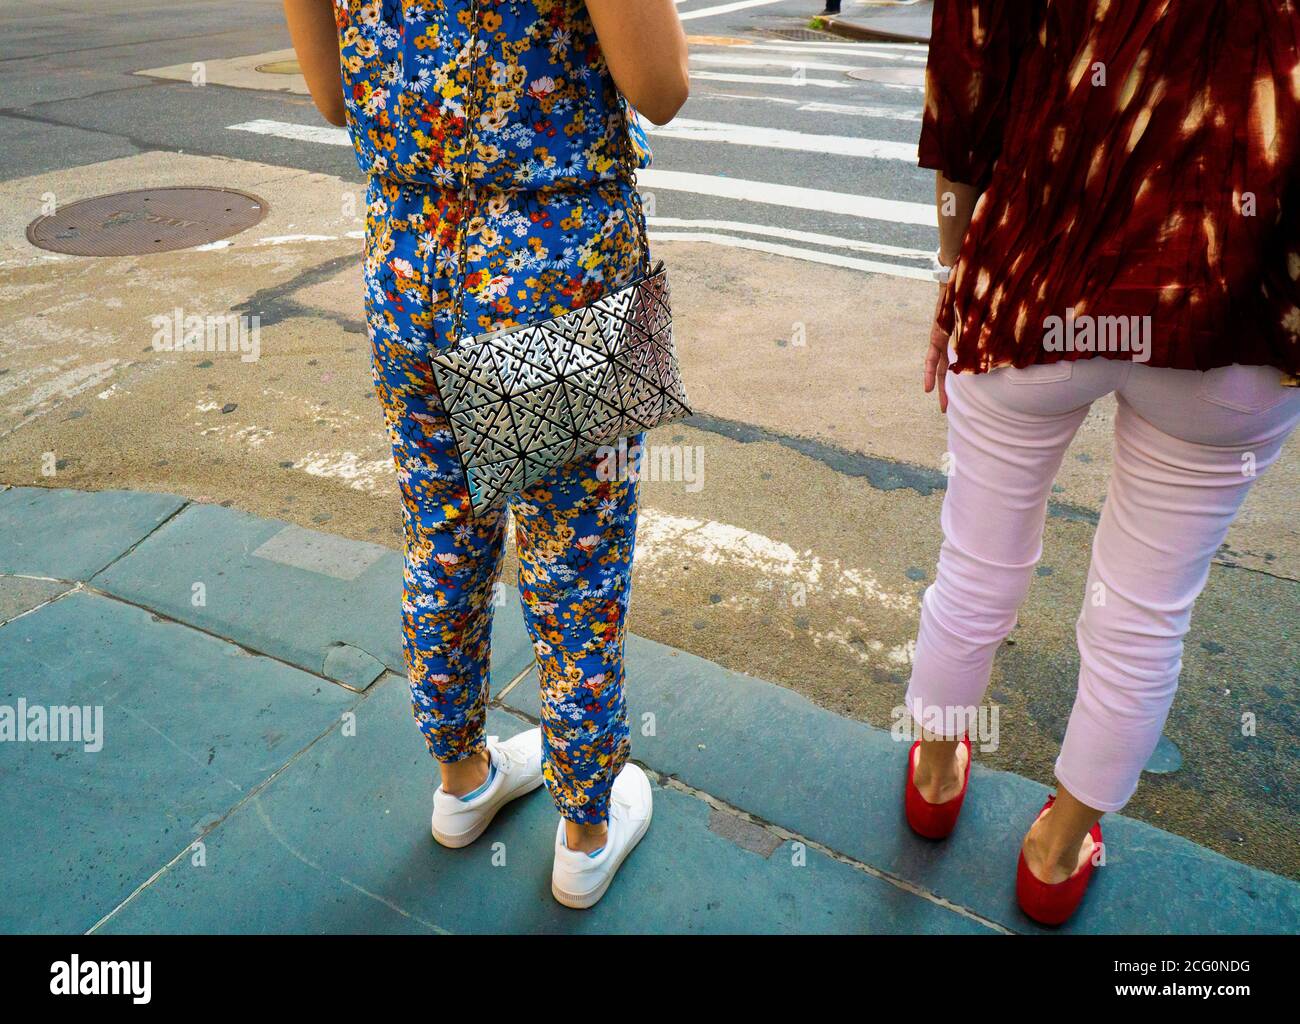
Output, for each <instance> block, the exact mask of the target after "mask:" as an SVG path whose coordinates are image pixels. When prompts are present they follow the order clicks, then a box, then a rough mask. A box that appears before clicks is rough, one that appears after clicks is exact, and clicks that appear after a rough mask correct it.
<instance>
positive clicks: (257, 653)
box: [54, 583, 393, 697]
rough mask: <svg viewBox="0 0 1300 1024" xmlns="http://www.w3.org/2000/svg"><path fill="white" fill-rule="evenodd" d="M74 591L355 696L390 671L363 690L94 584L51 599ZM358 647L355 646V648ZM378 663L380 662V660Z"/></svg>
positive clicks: (364, 692)
mask: <svg viewBox="0 0 1300 1024" xmlns="http://www.w3.org/2000/svg"><path fill="white" fill-rule="evenodd" d="M77 592H82V593H87V594H94V595H95V596H96V597H103V598H107V599H108V600H110V601H116V602H117V603H118V604H124V605H126V606H127V607H130V608H138V609H139V610H140V611H142V612H148V613H149V614H150V615H152V616H153V617H154V618H156V619H157V620H158V621H160V622H169V623H171V624H172V625H174V626H182V627H184V628H185V629H192V630H194V632H196V633H202V634H203V635H204V636H210V637H212V639H214V640H220V641H221V642H222V643H226V644H230V646H232V647H236V648H238V649H239V650H240V651H242V652H243V653H244V654H246V655H248V656H249V657H251V658H265V659H266V660H267V661H274V662H276V663H277V664H279V665H284V666H285V667H286V668H291V669H293V670H294V671H295V672H301V673H302V674H303V675H306V676H311V677H312V678H313V679H319V680H320V681H321V682H323V683H329V684H330V685H331V686H337V687H339V688H340V689H342V690H346V691H347V692H348V693H355V694H356V695H357V696H358V697H364V696H366V695H367V694H368V693H369V692H370V690H371V689H373V688H374V685H375V683H376V682H378V680H380V679H382V678H383V677H384V676H385V675H388V674H389V673H391V672H392V671H393V670H392V669H391V668H389V667H388V666H387V665H384V671H383V672H381V673H380V674H379V675H378V676H376V677H375V679H374V680H372V681H371V683H370V684H369V685H368V686H367V687H366V689H364V690H358V689H356V687H353V686H349V685H348V684H347V683H343V682H340V681H339V680H337V679H331V678H330V677H329V676H327V675H322V674H321V673H320V672H317V671H315V670H314V669H310V668H304V667H303V666H302V665H298V664H295V663H294V662H292V661H286V660H285V659H284V658H281V657H279V656H278V655H275V654H271V653H270V652H269V651H261V650H258V649H257V648H256V647H249V646H248V644H246V643H243V642H242V641H239V640H236V639H235V638H234V637H229V636H224V635H223V634H221V633H214V632H213V631H212V630H210V629H205V628H204V627H203V626H198V625H195V624H194V623H193V622H186V621H185V620H184V619H177V618H175V617H173V616H171V615H168V614H167V613H166V612H160V611H159V610H158V609H157V608H150V607H149V606H148V605H147V604H140V603H139V602H138V601H132V600H129V599H128V598H125V597H120V596H119V595H117V594H114V593H112V592H111V591H108V590H100V589H99V588H98V587H96V586H93V585H92V584H90V583H80V584H78V586H77V588H76V589H75V590H69V591H67V593H63V594H60V595H59V596H58V597H57V598H55V599H54V600H59V598H64V597H67V596H68V594H72V593H77ZM359 649H360V648H358V650H359ZM376 660H378V659H376ZM380 664H383V663H382V662H381V663H380Z"/></svg>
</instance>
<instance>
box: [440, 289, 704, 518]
mask: <svg viewBox="0 0 1300 1024" xmlns="http://www.w3.org/2000/svg"><path fill="white" fill-rule="evenodd" d="M431 361H432V364H433V374H434V379H435V381H436V383H437V386H438V392H439V397H440V398H441V399H442V406H443V410H444V411H445V413H446V416H447V420H448V422H449V423H450V425H451V432H452V436H453V438H454V439H455V442H456V449H457V451H458V453H459V455H460V462H461V467H462V468H463V470H464V472H465V481H466V484H467V486H468V488H469V496H470V503H471V505H472V507H473V511H474V514H475V515H481V514H483V513H484V512H487V511H489V510H491V509H494V508H498V507H500V506H501V505H503V504H504V503H505V501H506V499H507V498H508V497H509V496H510V495H511V494H515V493H517V492H519V491H522V490H523V489H524V488H526V487H528V486H529V485H531V484H534V483H536V482H537V481H538V480H541V479H543V478H545V477H547V476H550V475H551V474H552V473H553V471H554V470H555V469H556V468H557V467H560V466H563V465H565V464H566V463H569V462H572V461H573V460H574V459H577V458H579V457H582V456H586V455H589V454H591V453H592V452H594V451H595V450H596V449H597V448H599V447H601V446H602V445H607V444H611V443H612V442H615V441H616V440H617V439H618V438H621V437H627V436H628V435H630V434H636V433H639V432H640V431H643V430H650V429H651V428H652V427H656V426H659V425H660V424H663V423H668V422H671V421H672V420H676V419H681V418H682V417H684V416H689V415H691V409H690V406H689V405H688V404H687V401H686V392H685V389H684V388H683V386H682V377H681V370H680V368H679V367H678V364H677V353H676V351H675V350H674V349H673V323H672V310H671V307H670V304H669V294H668V274H667V272H666V271H665V270H664V267H663V264H662V263H660V264H659V265H658V266H656V267H655V268H654V270H653V271H652V272H651V273H650V274H649V275H648V276H646V277H643V278H642V279H641V280H639V281H637V282H636V283H634V284H631V285H628V286H627V287H626V288H621V289H619V290H618V291H616V292H611V293H610V294H608V295H605V296H604V297H602V298H600V299H597V300H596V301H595V302H593V303H591V304H590V305H588V306H584V307H582V308H581V309H575V310H573V311H572V312H569V313H565V314H563V315H562V316H558V317H555V318H554V319H552V320H546V321H543V322H542V323H536V324H528V325H527V326H524V327H511V328H507V329H506V330H502V331H494V332H493V333H491V334H481V335H477V336H476V337H473V338H466V339H465V340H463V341H462V342H461V343H460V344H459V345H456V346H454V347H452V348H450V349H448V350H446V351H442V352H435V353H434V354H433V356H432V359H431Z"/></svg>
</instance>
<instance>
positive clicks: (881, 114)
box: [707, 92, 921, 124]
mask: <svg viewBox="0 0 1300 1024" xmlns="http://www.w3.org/2000/svg"><path fill="white" fill-rule="evenodd" d="M707 95H708V98H709V99H711V100H754V101H756V102H758V103H779V104H781V105H782V106H788V107H797V108H798V110H799V111H800V113H809V114H843V115H845V116H846V117H870V118H880V119H881V120H886V121H908V122H911V123H916V124H919V123H920V121H921V109H920V107H917V108H916V109H914V110H908V109H905V108H903V107H866V106H861V105H859V104H856V103H828V102H824V101H818V100H796V99H791V98H790V97H789V96H753V95H749V94H747V93H736V92H711V93H708V94H707Z"/></svg>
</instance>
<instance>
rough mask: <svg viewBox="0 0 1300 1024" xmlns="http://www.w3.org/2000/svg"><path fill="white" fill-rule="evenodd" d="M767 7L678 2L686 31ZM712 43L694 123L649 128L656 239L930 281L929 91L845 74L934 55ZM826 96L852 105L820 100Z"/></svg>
mask: <svg viewBox="0 0 1300 1024" xmlns="http://www.w3.org/2000/svg"><path fill="white" fill-rule="evenodd" d="M769 2H772V0H757V2H756V0H740V2H735V3H710V2H709V0H678V4H679V7H680V8H681V13H682V15H683V17H684V18H690V17H694V18H704V17H709V16H712V15H713V14H715V13H716V14H724V13H730V12H734V11H736V10H742V9H745V8H747V7H762V6H766V5H767V4H768V3H769ZM700 4H704V6H699V5H700ZM703 39H704V40H705V41H704V42H703V43H701V44H693V45H692V50H691V63H692V69H691V79H692V82H693V83H694V86H693V89H692V97H691V100H690V102H689V104H688V106H687V108H686V110H685V111H684V112H683V114H684V115H689V116H680V117H678V118H676V119H675V120H673V121H672V122H670V123H669V124H668V125H664V126H656V125H652V124H650V123H648V122H645V121H644V120H643V125H644V127H645V128H646V130H647V132H648V133H649V134H650V135H651V137H652V139H653V141H654V144H655V154H656V155H655V166H654V167H652V168H648V169H645V170H642V171H640V172H638V185H639V186H640V188H641V189H642V192H643V194H644V195H645V196H646V200H647V212H648V214H649V217H648V220H649V224H650V229H651V238H652V239H654V240H664V241H682V242H696V243H705V244H709V245H718V246H725V247H729V248H734V249H741V250H746V251H749V252H757V253H767V254H770V255H773V256H779V257H782V258H786V259H795V260H801V261H805V262H812V263H817V264H821V265H825V266H834V267H842V268H846V269H850V270H856V271H861V272H864V273H869V274H885V275H889V276H893V277H902V278H908V279H912V280H930V279H931V272H930V261H931V258H932V256H931V254H932V253H933V251H934V245H935V227H936V216H935V211H934V205H933V201H932V200H931V199H930V198H929V196H930V195H931V194H932V192H931V189H932V185H930V179H929V177H928V172H924V171H921V170H919V169H917V167H916V163H917V145H916V134H917V130H918V127H919V124H920V121H921V112H922V111H921V107H922V99H921V96H920V91H921V90H920V87H918V86H914V85H908V84H902V83H892V82H876V81H861V80H858V79H855V78H853V77H851V76H850V75H849V74H848V72H850V71H858V70H863V69H868V68H881V69H889V68H892V69H895V73H897V69H898V68H899V65H900V64H902V65H913V64H924V62H925V60H926V48H925V47H922V46H913V45H910V44H891V43H880V44H874V43H873V44H871V45H869V46H864V45H862V44H857V43H851V42H834V43H820V42H808V43H804V42H801V41H798V40H790V41H785V40H772V41H757V40H755V41H743V40H735V41H734V42H735V44H736V45H731V43H732V42H733V40H731V39H730V37H721V38H719V39H718V40H716V41H715V40H714V37H703ZM742 43H743V45H741V44H742ZM779 69H784V71H782V70H779ZM828 90H834V91H836V92H840V91H843V92H844V93H845V97H846V98H845V99H844V100H843V101H838V100H832V99H830V98H826V99H821V98H814V97H815V96H817V94H819V93H823V94H824V93H825V91H828ZM698 115H704V116H698ZM719 115H721V116H719ZM873 122H876V123H873ZM228 127H229V130H231V131H240V132H252V133H256V134H261V135H266V136H273V137H276V138H282V139H287V140H291V141H294V142H300V143H308V144H313V145H327V146H338V147H346V146H350V145H351V143H350V140H349V137H348V133H347V131H346V130H345V129H342V128H333V127H328V126H323V125H318V124H298V123H293V122H289V121H275V120H267V119H258V120H252V121H243V122H240V123H238V124H232V125H229V126H228ZM857 127H861V128H862V129H863V130H862V131H857V130H855V129H856V128H857ZM877 135H880V136H883V137H879V138H878V137H875V136H877ZM729 153H730V154H734V155H728V154H729ZM886 168H889V170H886ZM814 184H827V185H830V187H822V188H819V187H813V186H814ZM871 192H876V193H878V194H875V195H872V194H868V193H871Z"/></svg>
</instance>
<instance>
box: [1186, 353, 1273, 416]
mask: <svg viewBox="0 0 1300 1024" xmlns="http://www.w3.org/2000/svg"><path fill="white" fill-rule="evenodd" d="M1198 393H1199V394H1200V396H1201V398H1203V399H1205V401H1207V402H1209V403H1211V404H1212V405H1219V406H1222V407H1223V408H1225V409H1232V410H1233V411H1235V412H1244V413H1250V414H1253V413H1260V412H1267V411H1268V410H1269V409H1271V408H1273V406H1275V405H1277V404H1278V403H1279V402H1281V401H1282V400H1283V399H1285V398H1286V396H1287V395H1288V394H1289V392H1288V390H1287V389H1286V388H1284V387H1283V386H1282V374H1281V373H1280V372H1279V371H1278V370H1276V369H1274V368H1273V367H1271V366H1242V365H1240V364H1239V363H1233V364H1232V365H1231V366H1220V367H1218V368H1216V369H1213V370H1207V371H1206V372H1205V373H1203V374H1201V384H1200V388H1199V389H1198Z"/></svg>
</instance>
